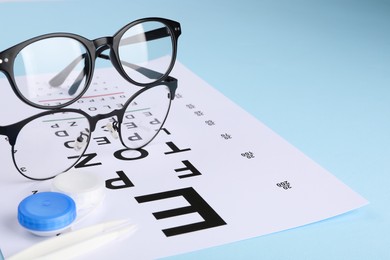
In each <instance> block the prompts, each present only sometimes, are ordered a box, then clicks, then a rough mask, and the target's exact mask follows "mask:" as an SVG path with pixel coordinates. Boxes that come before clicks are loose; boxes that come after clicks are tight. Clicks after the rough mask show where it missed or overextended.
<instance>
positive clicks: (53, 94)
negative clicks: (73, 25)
mask: <svg viewBox="0 0 390 260" xmlns="http://www.w3.org/2000/svg"><path fill="white" fill-rule="evenodd" d="M180 34H181V28H180V24H179V23H178V22H175V21H172V20H168V19H163V18H144V19H140V20H137V21H134V22H131V23H129V24H128V25H126V26H124V27H123V28H122V29H120V30H119V31H118V32H117V33H116V34H114V36H112V37H102V38H98V39H95V40H88V39H86V38H84V37H81V36H79V35H75V34H69V33H53V34H46V35H42V36H38V37H35V38H32V39H30V40H27V41H25V42H22V43H20V44H18V45H15V46H13V47H11V48H9V49H7V50H5V51H3V52H0V71H3V72H4V73H5V75H6V76H7V78H8V81H9V82H10V85H11V87H12V89H13V91H14V92H15V94H16V95H17V96H18V97H19V98H20V99H21V100H22V101H23V102H25V103H27V104H28V105H31V106H33V107H36V108H43V109H49V108H50V109H55V108H62V107H65V106H67V105H69V104H71V103H73V102H75V101H76V100H77V99H78V98H80V97H81V96H82V95H83V94H84V93H85V92H86V91H87V88H88V86H89V84H90V83H91V79H92V75H93V71H94V67H95V60H96V58H103V59H106V60H111V63H112V65H113V66H114V67H115V69H116V70H117V71H118V72H119V74H120V75H121V76H122V77H124V78H125V79H126V80H127V81H129V82H131V83H132V84H134V85H137V86H142V87H144V86H147V85H150V84H154V83H158V82H162V81H163V80H165V79H166V78H167V77H168V74H169V73H170V71H171V70H172V68H173V66H174V63H175V59H176V52H177V40H178V37H179V36H180ZM106 50H109V54H108V55H107V54H103V52H104V51H106ZM48 100H49V101H52V102H48Z"/></svg>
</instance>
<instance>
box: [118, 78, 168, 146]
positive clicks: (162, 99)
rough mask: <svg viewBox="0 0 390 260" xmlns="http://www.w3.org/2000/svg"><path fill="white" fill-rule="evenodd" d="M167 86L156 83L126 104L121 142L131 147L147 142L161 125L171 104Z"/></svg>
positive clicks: (121, 127) (121, 126)
mask: <svg viewBox="0 0 390 260" xmlns="http://www.w3.org/2000/svg"><path fill="white" fill-rule="evenodd" d="M169 95H170V92H169V89H168V87H167V86H165V85H158V86H155V87H152V88H150V89H148V90H146V91H143V92H142V93H141V94H139V95H138V96H137V97H136V98H135V99H133V100H132V102H131V103H130V104H129V105H128V106H127V108H126V113H125V114H124V117H123V121H122V124H121V125H120V134H121V139H122V143H123V144H124V145H125V146H126V147H128V148H132V149H137V148H140V147H142V146H144V145H146V144H148V143H149V142H150V141H151V140H152V139H153V138H154V137H155V136H156V135H157V133H158V131H159V130H160V129H161V127H162V126H163V124H164V122H165V119H166V117H167V115H168V111H169V107H170V104H171V99H170V96H169Z"/></svg>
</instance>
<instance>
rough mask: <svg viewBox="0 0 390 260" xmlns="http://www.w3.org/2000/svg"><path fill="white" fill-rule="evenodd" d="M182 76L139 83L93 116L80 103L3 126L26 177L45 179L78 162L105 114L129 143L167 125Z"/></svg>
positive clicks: (138, 143)
mask: <svg viewBox="0 0 390 260" xmlns="http://www.w3.org/2000/svg"><path fill="white" fill-rule="evenodd" d="M176 88H177V80H176V79H175V78H172V77H168V78H167V79H166V80H165V81H164V82H163V83H161V84H156V85H154V86H148V87H145V88H142V89H140V90H139V91H137V92H136V93H135V94H134V95H132V96H131V97H130V98H129V100H127V102H126V103H125V104H124V106H123V107H122V108H120V109H117V110H113V111H111V112H110V113H107V114H98V115H95V116H90V115H88V114H87V113H85V112H84V111H82V110H80V109H74V108H63V109H54V110H49V111H45V112H42V113H40V114H37V115H34V116H31V117H29V118H27V119H24V120H22V121H20V122H18V123H15V124H12V125H8V126H0V135H5V136H7V139H8V141H9V143H10V145H11V147H12V150H11V152H12V158H13V161H14V164H15V167H16V168H17V169H18V171H19V172H20V173H21V174H22V175H23V176H25V177H27V178H29V179H33V180H46V179H50V178H52V177H54V176H56V175H57V174H59V173H62V172H65V171H67V170H69V169H70V168H71V167H73V166H74V165H75V164H76V163H77V162H78V160H79V159H80V158H81V157H82V155H83V154H84V152H85V151H86V149H87V147H88V144H89V141H90V139H91V133H92V132H93V131H94V130H95V128H96V124H97V122H98V121H100V120H102V119H109V123H108V124H107V125H106V130H108V131H109V132H111V134H112V135H113V137H114V138H117V137H118V135H119V137H120V140H121V142H122V144H123V145H124V146H126V147H127V148H130V149H139V148H142V147H144V146H145V145H147V144H148V143H150V142H151V141H152V140H153V139H154V137H155V136H156V135H157V134H158V132H159V131H160V129H161V128H162V126H163V124H164V122H165V120H166V118H167V115H168V112H169V109H170V105H171V100H173V99H174V96H175V91H176Z"/></svg>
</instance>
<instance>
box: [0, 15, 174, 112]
mask: <svg viewBox="0 0 390 260" xmlns="http://www.w3.org/2000/svg"><path fill="white" fill-rule="evenodd" d="M144 22H160V23H162V24H164V25H165V26H166V27H167V28H168V30H169V31H168V32H167V31H165V30H164V31H165V32H163V31H161V30H160V31H158V30H154V31H151V32H149V33H150V34H149V36H148V37H147V40H153V39H158V38H161V37H165V36H170V37H171V39H172V41H171V42H172V57H171V62H170V65H169V67H168V69H167V71H166V72H165V74H161V73H159V72H155V71H152V70H149V69H147V68H144V69H145V70H147V71H148V73H149V74H152V75H153V76H156V75H157V79H156V80H155V81H153V82H151V83H139V82H136V81H134V80H133V79H131V78H130V77H129V76H128V75H127V73H126V72H125V70H124V68H123V66H122V65H121V62H120V58H119V51H118V49H119V42H120V39H121V38H122V36H123V35H124V34H125V33H126V32H127V30H128V29H129V28H130V27H133V26H135V25H137V24H140V23H144ZM164 29H165V28H164ZM146 33H148V32H146ZM180 34H181V27H180V23H178V22H176V21H173V20H169V19H165V18H160V17H149V18H143V19H138V20H136V21H133V22H131V23H129V24H127V25H125V26H124V27H122V28H121V29H120V30H119V31H117V32H116V33H115V34H114V35H113V36H109V37H101V38H97V39H95V40H89V39H87V38H85V37H83V36H80V35H77V34H72V33H50V34H44V35H41V36H37V37H34V38H31V39H29V40H26V41H24V42H21V43H19V44H17V45H14V46H13V47H10V48H8V49H6V50H4V51H2V52H0V71H2V72H3V73H4V74H5V75H6V77H7V79H8V81H9V83H10V85H11V88H12V90H13V91H14V93H15V94H16V96H17V97H18V98H19V99H20V100H22V101H23V102H24V103H26V104H27V105H30V106H33V107H36V108H40V109H58V108H63V107H65V106H68V105H70V104H72V103H74V102H76V101H77V100H78V99H79V98H80V97H81V96H82V95H83V94H84V93H85V92H86V91H87V90H88V87H89V85H90V84H91V81H92V77H93V73H94V68H95V60H96V59H97V58H98V57H100V58H103V59H109V60H110V61H111V63H112V65H113V66H114V68H115V69H116V70H117V71H118V72H119V74H120V75H121V76H122V77H123V78H125V79H126V80H127V81H129V82H130V83H132V84H134V85H136V86H140V87H146V86H150V85H154V84H159V83H161V82H162V81H164V80H166V79H167V77H168V75H169V73H170V72H171V71H172V69H173V66H174V64H175V61H176V56H177V42H178V38H179V36H180ZM54 37H64V38H71V39H74V40H76V41H78V42H79V43H81V44H82V45H83V46H84V47H85V48H86V50H87V54H88V55H89V56H90V59H88V61H89V62H88V64H86V68H88V69H87V71H86V75H85V76H86V83H85V87H84V89H83V90H82V91H81V92H80V93H79V94H78V95H77V96H76V97H75V98H73V99H71V100H69V101H68V102H66V103H63V104H60V105H54V106H43V105H42V106H40V105H38V104H36V103H33V102H31V101H29V100H28V99H27V98H25V97H24V95H23V94H22V93H21V92H20V91H19V89H18V87H17V84H16V80H15V75H14V62H15V58H16V57H17V55H18V54H19V52H20V51H21V50H22V49H23V48H25V47H26V46H28V45H30V44H32V43H34V42H37V41H40V40H43V39H49V38H54ZM108 49H109V50H110V52H109V55H104V54H102V53H103V52H104V51H106V50H108Z"/></svg>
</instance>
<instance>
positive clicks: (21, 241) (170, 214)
mask: <svg viewBox="0 0 390 260" xmlns="http://www.w3.org/2000/svg"><path fill="white" fill-rule="evenodd" d="M172 76H174V77H176V78H177V79H178V80H179V84H178V89H177V92H176V96H175V99H174V100H173V102H172V106H171V110H170V114H169V115H168V119H167V121H166V124H165V125H164V128H163V130H161V132H160V133H159V135H158V136H157V137H156V138H155V139H154V141H153V142H152V143H150V144H149V145H148V146H146V147H145V148H142V149H138V150H133V151H131V150H128V149H126V148H125V147H123V146H122V145H121V143H120V141H119V140H118V139H114V138H113V137H112V136H111V134H110V133H109V132H108V131H107V129H106V127H105V125H106V122H107V121H105V120H102V121H101V122H99V123H98V125H97V127H96V129H95V131H94V132H92V134H91V141H90V145H89V147H88V149H87V151H86V153H85V154H84V156H83V157H82V158H81V160H80V161H79V162H78V163H77V164H76V166H75V168H76V169H77V170H80V171H88V172H94V173H96V174H98V175H99V176H100V177H101V178H102V179H103V180H104V181H105V185H106V198H105V201H104V202H103V204H102V205H101V206H100V207H99V208H98V209H96V210H95V211H94V212H93V213H92V214H91V215H90V216H88V217H87V218H86V219H85V220H83V221H81V222H80V223H78V224H77V225H76V227H75V228H76V229H77V228H82V227H84V226H89V225H93V224H97V223H100V222H104V221H107V220H114V219H123V218H128V219H130V220H131V222H133V223H134V224H136V225H137V227H138V230H137V232H136V233H135V234H134V235H132V236H131V237H128V238H124V239H123V240H120V241H116V242H114V243H111V244H108V245H107V246H105V247H104V248H101V249H98V250H96V251H93V252H91V253H89V254H88V255H85V256H84V257H82V258H81V259H91V258H93V259H108V258H110V259H123V258H124V257H125V258H126V259H155V258H160V257H165V256H170V255H175V254H181V253H185V252H189V251H194V250H199V249H203V248H206V247H211V246H217V245H222V244H225V243H230V242H234V241H239V240H242V239H247V238H251V237H256V236H260V235H265V234H270V233H273V232H278V231H282V230H286V229H289V228H294V227H298V226H302V225H306V224H308V223H313V222H316V221H320V220H323V219H326V218H330V217H333V216H336V215H339V214H342V213H345V212H347V211H350V210H353V209H357V208H359V207H361V206H363V205H365V204H367V201H366V200H365V199H364V198H362V197H361V196H360V195H358V194H357V193H355V192H354V191H353V190H351V189H350V188H349V187H347V186H346V185H345V184H343V183H341V182H340V181H339V180H337V179H336V178H335V177H334V176H333V175H331V174H330V173H329V172H327V171H326V170H324V169H323V168H321V167H320V166H319V165H318V164H316V163H315V162H313V161H312V160H311V159H309V158H308V157H306V156H305V155H304V154H303V153H301V152H300V151H298V150H297V149H296V148H294V147H293V146H291V145H290V144H289V143H287V142H286V141H285V140H283V139H282V138H281V137H279V136H278V135H276V134H275V133H274V132H273V131H271V130H270V129H269V128H267V127H266V126H265V125H263V124H262V123H261V122H259V121H258V120H257V119H255V118H254V117H252V116H251V115H249V114H248V113H247V112H245V111H243V110H242V109H241V108H240V107H238V106H237V105H235V104H234V103H232V102H231V101H230V100H229V99H227V98H226V97H224V96H223V95H222V94H220V93H219V92H218V91H216V90H215V89H213V88H212V87H211V86H209V85H208V84H207V83H205V82H204V81H203V80H202V79H200V78H199V77H197V76H196V75H194V74H193V73H192V72H191V71H190V70H188V69H187V68H185V67H184V66H183V65H182V64H180V63H179V62H177V63H176V65H175V69H174V71H173V72H172ZM6 84H8V83H7V82H6V81H5V80H4V81H1V85H6ZM128 90H129V83H127V82H125V81H123V80H122V79H121V78H120V76H119V75H118V74H117V72H116V71H115V70H114V69H98V70H97V71H96V72H95V77H94V82H93V83H92V84H91V86H90V89H89V90H88V92H87V94H86V95H85V97H84V98H83V99H81V100H80V101H79V102H77V103H75V104H74V106H73V107H79V108H82V109H83V110H84V111H86V112H88V113H90V114H91V115H93V114H104V113H108V112H110V111H112V110H113V109H118V108H120V107H121V104H123V103H124V102H125V101H126V100H127V98H128V97H129V95H130V93H129V91H128ZM134 90H136V89H134V87H133V88H132V91H133V92H134ZM10 93H11V92H10ZM12 94H13V93H12ZM2 100H4V99H3V97H2ZM10 100H15V98H13V97H10ZM15 102H19V101H15ZM9 106H11V104H9ZM24 109H26V108H24ZM29 111H31V109H30V110H29ZM38 112H40V111H37V113H38ZM12 118H13V117H12V116H10V117H9V118H6V119H10V120H11V119H12ZM20 119H22V117H21V118H20ZM107 120H109V119H107ZM2 121H3V120H2ZM13 122H15V121H13ZM9 123H12V121H9V122H6V123H4V124H3V122H1V124H2V125H5V124H9ZM244 129H245V130H244ZM1 138H2V139H0V141H1V142H0V156H1V158H2V159H1V163H2V171H1V172H2V173H1V176H0V196H1V198H2V199H1V200H2V201H1V206H2V211H1V212H0V246H1V249H2V251H3V254H4V255H5V256H8V255H13V254H15V253H16V252H19V251H21V250H23V249H24V248H26V247H28V246H30V245H32V244H34V243H37V242H39V241H42V240H44V239H45V238H40V237H35V236H33V235H31V234H29V233H27V232H26V231H25V230H23V229H22V228H21V227H20V226H19V225H18V223H17V219H16V212H17V210H16V209H17V205H18V203H19V202H20V201H21V200H22V199H23V198H24V197H26V196H28V195H30V194H31V193H34V192H40V191H47V190H48V189H49V187H50V181H43V182H37V181H29V180H27V179H25V178H23V177H22V176H21V175H20V174H19V173H18V172H17V170H16V169H15V168H14V166H13V164H12V158H11V154H10V149H11V147H10V145H9V144H8V143H7V142H6V141H5V140H3V139H4V138H3V136H1ZM37 149H42V151H41V152H43V153H44V147H42V148H37ZM316 183H321V185H314V184H316ZM330 190H331V191H332V192H329V191H330ZM5 198H9V199H7V200H5ZM286 211H287V212H289V213H288V214H285V212H286Z"/></svg>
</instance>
